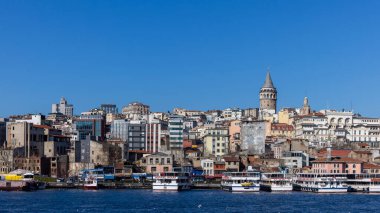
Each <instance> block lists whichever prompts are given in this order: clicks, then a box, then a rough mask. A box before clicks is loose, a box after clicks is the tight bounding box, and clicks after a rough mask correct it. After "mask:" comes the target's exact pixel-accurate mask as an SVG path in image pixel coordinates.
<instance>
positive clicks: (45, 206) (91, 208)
mask: <svg viewBox="0 0 380 213" xmlns="http://www.w3.org/2000/svg"><path fill="white" fill-rule="evenodd" d="M0 203H1V210H0V211H1V212H121V211H123V212H369V211H376V210H377V208H378V206H379V205H380V194H362V193H354V194H314V193H303V192H289V193H267V192H259V193H228V192H224V191H220V190H192V191H184V192H152V191H151V190H98V191H83V190H43V191H36V192H33V193H30V192H12V193H9V192H0Z"/></svg>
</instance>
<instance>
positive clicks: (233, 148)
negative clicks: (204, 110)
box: [228, 120, 241, 153]
mask: <svg viewBox="0 0 380 213" xmlns="http://www.w3.org/2000/svg"><path fill="white" fill-rule="evenodd" d="M240 125H241V121H240V120H233V121H231V122H230V123H229V126H228V131H229V135H230V145H229V148H230V152H231V153H233V152H237V151H239V149H240Z"/></svg>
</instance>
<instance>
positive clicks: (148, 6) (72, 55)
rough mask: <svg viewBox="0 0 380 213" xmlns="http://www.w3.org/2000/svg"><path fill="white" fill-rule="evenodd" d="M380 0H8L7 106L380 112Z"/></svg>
mask: <svg viewBox="0 0 380 213" xmlns="http://www.w3.org/2000/svg"><path fill="white" fill-rule="evenodd" d="M379 9H380V1H376V0H374V1H348V0H345V1H343V0H341V1H335V0H318V1H316V0H315V1H311V0H304V1H298V0H292V1H283V0H279V1H251V0H249V1H240V0H233V1H232V0H231V1H222V0H215V1H207V0H199V1H196V0H192V1H190V0H189V1H183V0H174V1H168V0H166V1H124V0H121V1H94V0H91V1H84V0H83V1H76V0H75V1H43V0H40V1H17V0H13V1H0V32H1V33H0V85H1V91H0V100H1V101H0V103H1V104H0V116H8V115H10V114H18V113H38V112H41V113H48V112H49V111H50V108H51V104H52V103H55V102H58V101H59V99H60V97H61V96H65V97H66V98H67V99H68V101H69V102H70V103H73V104H74V105H75V112H76V113H79V112H81V111H85V110H88V109H90V108H94V107H97V106H99V105H100V104H101V103H115V104H117V105H118V106H119V108H121V107H122V106H123V105H126V104H128V103H129V102H131V101H141V102H144V103H146V104H149V105H150V106H151V108H152V110H154V111H167V110H171V109H172V108H173V107H185V108H190V109H202V110H205V109H223V108H227V107H230V106H231V107H234V106H236V107H241V108H247V107H258V105H259V102H258V91H259V89H260V87H261V86H262V84H263V82H264V78H265V73H266V70H267V67H270V70H271V73H272V78H273V81H274V83H275V85H276V87H277V89H278V91H279V103H278V104H279V107H298V106H301V105H302V101H303V97H304V96H308V97H309V99H310V102H311V105H312V108H313V109H318V110H319V109H322V108H327V107H329V108H335V109H339V110H341V109H350V108H351V104H352V106H353V109H354V111H355V112H360V113H361V114H363V115H368V116H376V117H379V116H380V110H379V109H380V99H379V96H378V94H377V92H378V91H379V80H380V60H379V55H380V54H379V53H380V27H379V26H380V13H379V12H378V11H379Z"/></svg>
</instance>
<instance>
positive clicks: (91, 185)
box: [83, 176, 98, 190]
mask: <svg viewBox="0 0 380 213" xmlns="http://www.w3.org/2000/svg"><path fill="white" fill-rule="evenodd" d="M83 189H85V190H97V189H98V180H97V179H96V177H93V176H88V177H86V178H85V180H84V184H83Z"/></svg>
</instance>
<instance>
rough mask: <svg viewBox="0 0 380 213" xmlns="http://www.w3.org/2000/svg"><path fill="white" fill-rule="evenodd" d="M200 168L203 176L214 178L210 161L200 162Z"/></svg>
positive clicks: (212, 162) (212, 165) (211, 161)
mask: <svg viewBox="0 0 380 213" xmlns="http://www.w3.org/2000/svg"><path fill="white" fill-rule="evenodd" d="M201 166H202V169H203V175H205V176H214V161H213V160H211V159H203V160H201Z"/></svg>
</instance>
